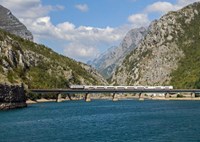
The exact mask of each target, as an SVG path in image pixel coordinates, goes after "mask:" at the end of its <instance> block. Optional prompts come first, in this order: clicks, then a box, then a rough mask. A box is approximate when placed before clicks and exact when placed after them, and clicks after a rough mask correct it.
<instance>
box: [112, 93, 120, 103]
mask: <svg viewBox="0 0 200 142" xmlns="http://www.w3.org/2000/svg"><path fill="white" fill-rule="evenodd" d="M112 101H113V102H116V101H119V98H118V95H117V94H116V93H113V98H112Z"/></svg>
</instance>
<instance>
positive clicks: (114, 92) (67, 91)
mask: <svg viewBox="0 0 200 142" xmlns="http://www.w3.org/2000/svg"><path fill="white" fill-rule="evenodd" d="M29 91H30V92H32V93H41V94H43V93H56V94H57V102H60V100H61V94H67V95H68V97H69V99H70V100H71V97H70V94H85V101H91V98H90V94H97V93H98V94H99V93H112V96H113V101H117V100H118V95H119V94H122V93H134V94H138V97H139V100H144V94H148V93H152V94H153V93H161V94H164V96H165V98H169V96H170V94H177V93H190V94H191V97H192V98H194V97H195V94H198V93H200V89H30V90H29Z"/></svg>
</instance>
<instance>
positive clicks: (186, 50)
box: [111, 2, 200, 88]
mask: <svg viewBox="0 0 200 142" xmlns="http://www.w3.org/2000/svg"><path fill="white" fill-rule="evenodd" d="M199 23H200V2H196V3H194V4H192V5H189V6H187V7H185V8H183V9H181V10H179V11H176V12H169V13H168V14H166V15H164V16H163V17H161V18H160V19H159V20H156V21H154V22H152V23H151V25H150V27H149V30H148V34H147V35H146V36H145V37H144V39H143V40H142V41H141V42H140V44H139V45H138V46H137V48H135V49H134V50H133V51H132V52H131V53H130V54H129V55H127V56H126V58H125V59H124V61H123V63H122V65H121V66H120V67H119V68H118V69H117V70H116V72H115V73H114V75H113V76H112V79H111V80H112V82H113V83H114V84H120V85H169V84H170V85H171V84H172V85H174V86H175V87H177V88H192V87H193V88H194V87H195V83H198V80H199V77H198V76H199V72H198V71H197V70H199V69H198V65H197V64H198V61H197V59H196V58H199V57H198V55H199V54H198V53H199V51H200V48H199V47H200V46H199V45H200V44H199V39H200V34H199V31H200V27H199ZM194 64H196V65H195V66H194V67H193V68H191V67H192V66H193V65H194ZM189 70H190V71H189ZM188 71H189V72H188ZM184 79H185V80H184ZM180 81H182V83H179V82H180ZM178 84H180V85H178Z"/></svg>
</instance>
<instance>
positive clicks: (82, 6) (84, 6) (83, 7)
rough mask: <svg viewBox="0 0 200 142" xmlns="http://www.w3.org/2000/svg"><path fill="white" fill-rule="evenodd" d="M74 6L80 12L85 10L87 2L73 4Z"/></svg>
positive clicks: (86, 9)
mask: <svg viewBox="0 0 200 142" xmlns="http://www.w3.org/2000/svg"><path fill="white" fill-rule="evenodd" d="M75 8H76V9H78V10H80V11H81V12H87V11H88V9H89V8H88V5H87V4H77V5H75Z"/></svg>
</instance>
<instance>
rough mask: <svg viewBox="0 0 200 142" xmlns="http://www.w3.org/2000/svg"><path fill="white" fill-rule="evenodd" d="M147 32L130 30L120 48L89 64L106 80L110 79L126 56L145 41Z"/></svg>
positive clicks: (107, 52)
mask: <svg viewBox="0 0 200 142" xmlns="http://www.w3.org/2000/svg"><path fill="white" fill-rule="evenodd" d="M146 33H147V30H146V29H145V28H143V27H142V28H138V29H132V30H130V31H129V32H128V33H127V34H126V36H125V37H124V39H123V41H122V42H121V44H120V45H119V46H118V47H115V46H114V47H112V48H110V49H108V50H107V51H106V52H105V53H103V54H102V55H100V56H99V57H98V58H96V59H94V60H93V61H91V62H88V64H90V65H92V66H93V67H94V68H96V69H97V70H98V71H99V72H100V73H101V74H102V75H103V76H104V77H105V78H110V77H111V75H112V74H113V73H114V72H115V70H116V68H117V66H119V65H120V64H121V63H122V61H123V60H124V58H125V57H126V55H127V54H128V53H130V52H131V51H132V50H133V49H134V48H135V47H136V46H137V45H138V43H139V42H140V41H141V40H142V39H143V37H144V36H145V34H146Z"/></svg>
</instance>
